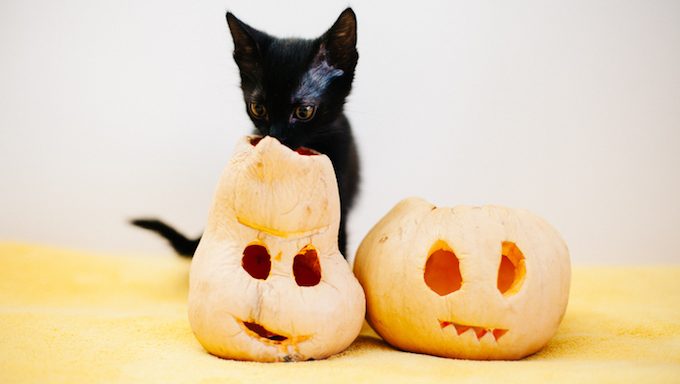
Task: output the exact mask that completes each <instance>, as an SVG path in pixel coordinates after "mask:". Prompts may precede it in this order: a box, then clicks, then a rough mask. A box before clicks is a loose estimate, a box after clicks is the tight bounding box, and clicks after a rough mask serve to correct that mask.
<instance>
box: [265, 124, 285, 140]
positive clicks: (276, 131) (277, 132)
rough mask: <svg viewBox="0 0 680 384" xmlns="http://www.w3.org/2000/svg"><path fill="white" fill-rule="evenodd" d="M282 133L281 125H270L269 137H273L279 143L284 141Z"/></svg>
mask: <svg viewBox="0 0 680 384" xmlns="http://www.w3.org/2000/svg"><path fill="white" fill-rule="evenodd" d="M283 131H284V125H283V124H272V125H271V127H269V136H272V137H275V138H276V139H278V140H279V141H283V140H284V139H285V136H284V135H283Z"/></svg>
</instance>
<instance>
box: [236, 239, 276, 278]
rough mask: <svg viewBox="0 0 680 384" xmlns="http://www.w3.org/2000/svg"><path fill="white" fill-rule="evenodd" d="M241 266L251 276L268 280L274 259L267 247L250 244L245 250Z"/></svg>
mask: <svg viewBox="0 0 680 384" xmlns="http://www.w3.org/2000/svg"><path fill="white" fill-rule="evenodd" d="M241 266H242V267H243V269H245V270H246V272H248V273H249V274H250V276H252V277H254V278H256V279H260V280H266V279H267V277H268V276H269V271H271V269H272V260H271V257H270V256H269V252H268V251H267V248H265V247H264V246H263V245H260V244H250V245H248V246H247V247H246V249H244V250H243V259H241Z"/></svg>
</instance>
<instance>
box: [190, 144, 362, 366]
mask: <svg viewBox="0 0 680 384" xmlns="http://www.w3.org/2000/svg"><path fill="white" fill-rule="evenodd" d="M339 204H340V203H339V197H338V189H337V183H336V180H335V174H334V172H333V167H332V165H331V162H330V160H329V159H328V158H327V157H326V156H324V155H321V154H318V153H316V152H313V151H311V150H306V149H300V150H298V151H297V152H295V151H292V150H290V149H288V148H287V147H285V146H283V145H281V144H280V143H279V142H278V141H277V140H276V139H274V138H270V137H265V138H263V139H261V138H256V137H249V138H245V139H244V140H243V141H242V142H240V143H239V144H238V145H237V148H236V152H235V154H234V156H233V157H232V159H231V161H230V162H229V165H228V166H227V168H226V170H225V171H224V173H223V175H222V177H221V179H220V182H219V186H218V188H217V192H216V194H215V199H214V203H213V206H212V210H211V212H210V215H209V218H208V224H207V226H206V228H205V232H204V234H203V238H202V239H201V242H200V244H199V246H198V249H197V250H196V254H195V255H194V258H193V261H192V265H191V273H190V290H189V320H190V323H191V327H192V329H193V331H194V334H195V335H196V337H197V338H198V340H199V341H200V343H201V344H202V345H203V346H204V347H205V349H206V350H208V351H209V352H210V353H212V354H214V355H217V356H220V357H224V358H232V359H239V360H257V361H296V360H306V359H312V358H313V359H321V358H325V357H327V356H330V355H332V354H334V353H338V352H340V351H342V350H344V349H345V348H347V346H349V345H350V344H351V343H352V341H353V340H354V339H355V338H356V336H357V335H358V334H359V331H360V329H361V325H362V322H363V317H364V310H365V299H364V294H363V291H362V289H361V286H360V285H359V283H358V282H357V280H356V279H355V278H354V276H353V274H352V272H351V270H350V268H349V266H348V264H347V262H346V261H345V260H344V258H343V257H342V255H341V254H340V252H339V251H338V245H337V238H338V227H339V221H340V207H339Z"/></svg>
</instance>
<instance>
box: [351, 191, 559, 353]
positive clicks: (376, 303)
mask: <svg viewBox="0 0 680 384" xmlns="http://www.w3.org/2000/svg"><path fill="white" fill-rule="evenodd" d="M440 241H443V242H444V243H446V244H447V245H448V246H449V247H450V249H451V250H452V251H453V253H455V255H456V257H457V258H458V262H459V269H460V276H461V277H462V284H461V285H460V288H459V289H457V290H455V291H453V292H451V293H448V294H445V295H440V294H438V293H436V292H435V291H434V290H433V289H431V288H430V287H429V286H428V284H426V282H425V277H424V275H425V266H426V263H427V259H428V257H429V255H430V252H431V250H432V247H433V245H434V244H437V243H438V242H440ZM503 242H512V243H514V244H515V245H516V247H517V248H519V250H521V252H522V253H523V256H524V262H523V263H524V266H523V267H524V275H523V278H522V277H521V276H520V275H521V273H518V274H517V281H518V284H519V286H514V287H513V289H509V290H508V291H507V292H506V294H505V295H504V294H503V293H501V291H500V290H499V285H498V274H499V267H500V263H501V254H502V248H503V247H502V244H503ZM354 272H355V274H356V276H357V278H358V279H359V282H360V283H361V284H362V286H363V287H364V290H365V293H366V301H367V306H368V312H367V320H368V321H369V323H370V324H371V326H372V327H373V329H374V330H375V331H376V332H377V333H378V334H379V335H380V336H382V337H383V338H384V339H385V340H386V341H387V342H388V343H390V344H391V345H393V346H395V347H397V348H400V349H402V350H406V351H412V352H419V353H426V354H432V355H437V356H443V357H451V358H464V359H520V358H522V357H525V356H527V355H530V354H533V353H535V352H536V351H538V350H539V349H541V348H542V347H543V346H544V345H545V344H546V343H547V342H548V340H549V339H550V338H551V337H552V336H553V335H554V334H555V332H556V331H557V328H558V325H559V324H560V321H561V319H562V317H563V315H564V312H565V310H566V307H567V301H568V297H569V285H570V279H571V264H570V260H569V252H568V250H567V246H566V245H565V243H564V241H563V240H562V238H561V237H560V235H559V234H558V233H557V232H556V231H555V230H554V229H553V228H552V227H551V226H550V225H549V224H548V223H547V222H545V221H544V220H542V219H540V218H538V217H537V216H535V215H533V214H531V213H530V212H527V211H524V210H518V209H510V208H504V207H498V206H483V207H469V206H459V207H454V208H438V207H435V206H434V205H432V204H430V203H428V202H427V201H425V200H422V199H420V198H408V199H405V200H403V201H401V202H400V203H398V204H397V205H396V206H395V207H394V208H393V209H392V210H391V211H390V212H389V213H387V215H386V216H385V217H383V218H382V219H381V220H380V222H378V223H377V224H376V225H375V226H374V227H373V228H372V229H371V231H370V232H369V233H368V235H367V236H366V237H365V238H364V240H363V241H362V243H361V245H360V246H359V249H358V251H357V254H356V258H355V264H354ZM453 323H455V324H457V326H454V325H453ZM465 326H470V327H476V329H475V328H471V329H469V330H467V331H465ZM457 327H460V331H461V332H460V334H459V332H458V328H457ZM494 330H495V332H496V334H494ZM477 331H479V333H480V335H482V336H481V337H479V338H478V337H477V333H476V332H477ZM496 336H498V337H496Z"/></svg>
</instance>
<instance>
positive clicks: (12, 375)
mask: <svg viewBox="0 0 680 384" xmlns="http://www.w3.org/2000/svg"><path fill="white" fill-rule="evenodd" d="M188 270H189V262H188V261H187V260H183V259H180V258H179V257H172V256H167V257H149V256H142V255H138V256H136V257H135V256H133V255H96V254H87V253H79V252H74V251H68V250H59V249H52V248H45V247H37V246H30V245H19V244H7V243H5V244H0V383H26V382H28V383H54V382H57V383H58V382H64V383H78V382H82V383H102V382H103V383H106V382H123V383H131V382H143V383H154V382H157V383H271V382H295V383H336V382H337V383H355V382H367V383H376V382H388V381H389V382H391V383H428V382H450V383H470V382H472V383H477V382H479V383H487V382H503V383H512V382H517V383H530V382H550V383H554V382H569V383H582V382H597V383H606V382H611V383H620V382H639V383H649V382H668V383H671V382H674V383H680V266H670V267H581V268H575V270H574V273H573V279H572V290H571V296H570V302H569V307H568V309H567V314H566V316H565V318H564V320H563V322H562V325H561V326H560V328H559V331H558V333H557V335H556V336H555V337H554V338H553V339H552V340H551V341H550V343H549V344H548V345H547V346H546V347H545V348H544V349H543V350H542V351H540V352H539V353H537V354H535V355H533V356H530V357H529V358H526V359H524V360H521V361H465V360H453V359H445V358H439V357H433V356H427V355H418V354H413V353H407V352H401V351H398V350H395V349H393V348H391V347H390V346H388V345H386V344H385V343H384V342H383V341H382V340H381V339H380V338H378V337H377V336H376V335H375V334H374V333H373V332H372V331H371V330H370V329H369V328H365V329H364V330H363V331H362V334H361V336H360V337H359V338H358V339H357V340H356V341H355V342H354V344H352V346H351V347H350V348H349V349H348V350H347V351H345V352H343V353H342V354H340V355H336V356H334V357H332V358H329V359H327V360H323V361H308V362H299V363H273V364H267V363H253V362H239V361H230V360H223V359H219V358H217V357H214V356H212V355H209V354H208V353H206V352H205V351H204V350H203V348H202V347H201V346H200V344H199V343H198V342H197V341H196V339H195V338H194V336H193V334H192V333H191V329H190V327H189V323H188V320H187V314H186V297H187V287H188Z"/></svg>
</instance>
